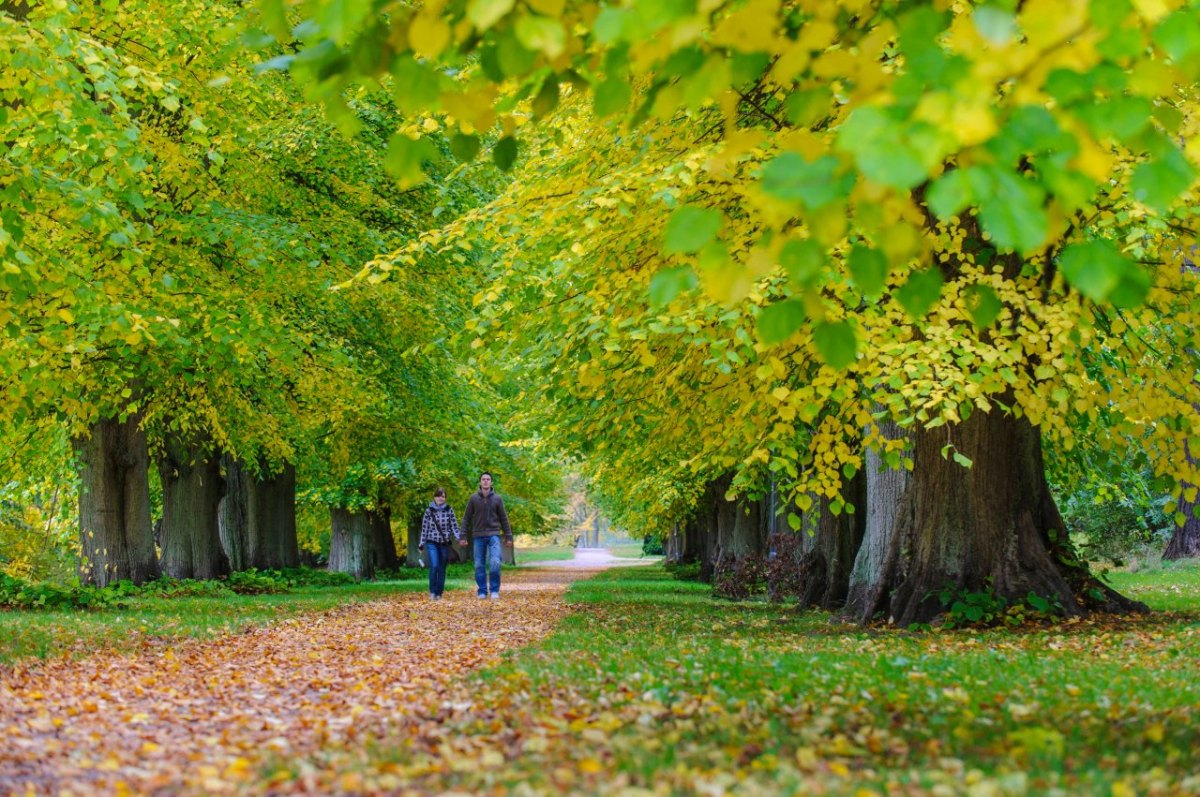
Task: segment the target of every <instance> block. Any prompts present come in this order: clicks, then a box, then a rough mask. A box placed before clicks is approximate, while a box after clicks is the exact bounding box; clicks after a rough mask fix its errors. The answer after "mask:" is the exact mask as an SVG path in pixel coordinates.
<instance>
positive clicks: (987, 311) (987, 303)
mask: <svg viewBox="0 0 1200 797" xmlns="http://www.w3.org/2000/svg"><path fill="white" fill-rule="evenodd" d="M966 298H967V312H968V313H970V314H971V321H972V322H973V323H974V324H975V326H976V327H977V328H978V329H987V328H988V327H990V326H991V325H992V324H993V323H995V321H996V319H997V318H999V317H1000V311H1001V310H1003V309H1004V305H1003V304H1001V302H1000V297H999V296H997V295H996V291H995V290H993V289H992V286H991V285H972V286H971V287H969V288H968V289H967V296H966Z"/></svg>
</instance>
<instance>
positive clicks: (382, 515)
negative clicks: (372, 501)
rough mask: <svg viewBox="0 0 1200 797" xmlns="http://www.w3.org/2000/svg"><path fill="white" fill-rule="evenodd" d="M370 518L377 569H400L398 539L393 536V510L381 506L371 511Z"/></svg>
mask: <svg viewBox="0 0 1200 797" xmlns="http://www.w3.org/2000/svg"><path fill="white" fill-rule="evenodd" d="M370 519H371V535H372V537H373V538H374V546H375V567H376V569H379V570H397V569H399V567H400V557H399V556H398V555H397V554H396V540H395V538H394V537H392V510H391V509H389V508H388V507H386V506H385V507H380V508H379V509H376V510H375V511H374V512H372V513H370Z"/></svg>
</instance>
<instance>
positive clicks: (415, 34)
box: [408, 13, 450, 58]
mask: <svg viewBox="0 0 1200 797" xmlns="http://www.w3.org/2000/svg"><path fill="white" fill-rule="evenodd" d="M449 43H450V25H448V24H447V23H446V21H445V20H444V19H442V18H441V16H440V15H436V14H429V13H422V14H418V15H417V16H416V17H414V18H413V21H412V24H411V25H409V26H408V46H409V47H412V48H413V50H414V51H416V53H417V54H418V55H423V56H425V57H426V58H437V57H438V56H439V55H441V54H442V50H445V49H446V45H447V44H449Z"/></svg>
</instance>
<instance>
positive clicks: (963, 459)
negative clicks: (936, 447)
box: [954, 451, 975, 468]
mask: <svg viewBox="0 0 1200 797" xmlns="http://www.w3.org/2000/svg"><path fill="white" fill-rule="evenodd" d="M954 461H955V462H957V463H958V464H959V465H962V466H963V467H964V468H969V467H971V466H972V465H974V464H975V463H974V462H972V461H971V459H970V457H968V456H966V455H965V454H960V453H958V452H957V451H955V452H954Z"/></svg>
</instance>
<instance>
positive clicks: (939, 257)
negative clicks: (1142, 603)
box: [276, 0, 1200, 623]
mask: <svg viewBox="0 0 1200 797" xmlns="http://www.w3.org/2000/svg"><path fill="white" fill-rule="evenodd" d="M328 7H329V6H328V5H327V4H324V3H321V2H315V1H314V2H312V3H307V4H302V8H305V9H310V10H312V11H313V13H314V15H315V18H316V19H317V23H318V24H316V25H315V26H314V27H310V28H306V29H305V34H304V35H300V34H299V33H298V32H297V33H292V32H289V31H286V30H284V31H279V32H277V34H276V35H277V36H282V38H283V39H285V40H289V41H290V40H292V39H293V38H295V39H298V41H295V42H294V43H295V44H296V46H298V47H300V50H301V52H302V53H304V54H313V56H314V57H316V54H317V53H321V54H323V55H322V57H323V58H324V63H325V65H326V67H327V72H328V74H330V75H333V76H334V77H331V78H330V79H329V80H328V81H327V82H326V83H324V84H323V85H324V86H325V87H327V88H328V87H330V86H334V85H336V86H339V87H344V86H345V85H349V84H350V83H351V82H353V81H354V80H358V79H362V78H363V77H368V78H369V77H374V76H377V75H380V74H384V73H390V74H392V75H402V74H403V75H408V74H414V75H415V74H417V72H419V71H420V70H427V69H429V68H430V66H431V65H433V64H436V63H441V64H446V65H449V66H452V67H453V69H454V70H455V71H454V74H456V75H457V76H458V80H457V82H453V83H445V82H443V83H441V84H438V83H436V82H434V83H430V84H426V83H423V82H421V81H419V80H415V79H414V80H413V81H411V82H410V83H408V84H407V89H405V91H406V99H407V101H409V102H411V103H413V104H414V105H415V106H416V107H419V108H421V109H423V110H425V111H427V112H428V113H430V115H431V118H432V119H436V120H438V121H437V123H438V124H441V123H444V124H447V125H456V126H457V127H458V131H459V133H458V134H459V135H460V136H463V137H468V138H469V137H474V136H477V134H478V133H479V132H481V131H482V130H484V129H485V128H488V127H490V126H491V125H492V124H493V123H495V124H496V125H497V127H496V130H497V132H496V133H495V135H496V136H497V137H498V141H497V143H496V146H495V147H494V149H493V155H494V157H495V159H496V160H497V162H498V163H500V164H501V165H510V164H511V163H512V157H511V155H512V153H514V152H516V151H517V150H518V148H520V150H522V151H524V152H525V153H527V155H528V157H526V158H524V159H523V160H521V161H520V162H519V163H518V169H519V171H518V175H517V179H515V180H514V181H513V182H512V184H511V185H510V187H509V188H508V189H507V190H506V191H505V192H503V193H502V194H501V195H500V196H498V197H497V198H496V199H495V200H494V201H492V202H490V203H489V204H488V205H486V206H485V207H484V208H481V209H480V210H478V211H475V212H470V213H467V214H465V215H464V216H463V217H462V218H460V219H458V220H456V221H455V222H454V223H452V224H451V225H449V226H447V227H446V228H444V229H442V230H440V231H438V232H437V233H436V234H431V235H430V236H428V237H426V238H425V239H424V240H422V242H421V243H420V244H419V245H409V246H406V247H402V248H401V249H399V250H397V252H396V253H395V254H394V255H393V256H392V257H390V258H385V259H381V260H379V261H378V262H376V263H375V264H373V266H372V273H374V274H379V275H385V274H389V273H394V272H395V271H396V269H397V268H398V267H400V266H403V265H404V264H410V263H420V262H423V260H422V253H423V252H427V251H430V250H431V249H433V250H436V249H437V248H438V247H439V246H445V245H450V244H452V243H453V242H456V241H472V242H473V243H475V244H478V242H480V241H483V242H484V244H485V245H486V246H487V247H488V250H489V252H490V253H491V255H492V257H493V258H494V268H495V275H496V276H495V279H494V282H493V283H492V284H491V285H490V287H489V289H488V290H487V291H486V292H485V293H484V294H483V297H482V299H481V303H480V304H481V307H480V312H479V313H478V314H477V317H476V318H475V319H473V320H472V322H470V330H469V331H470V334H475V335H478V336H479V337H478V340H479V341H481V342H482V341H487V342H488V345H489V346H490V347H492V348H494V349H496V350H498V351H499V352H501V356H499V357H497V358H495V362H497V363H500V364H503V363H509V362H519V363H520V367H519V368H518V369H516V370H514V371H511V372H510V373H512V374H513V376H512V378H519V379H522V380H523V384H525V385H527V388H526V389H527V390H528V391H529V392H530V394H531V395H534V396H537V397H538V400H536V401H534V402H531V405H530V413H529V416H530V418H531V419H533V420H535V421H536V422H537V423H538V424H539V425H540V426H541V428H543V429H545V430H546V434H547V436H549V437H551V438H552V439H553V440H554V441H555V442H557V443H558V444H560V445H562V446H563V447H565V448H566V449H567V450H570V451H573V452H575V453H577V454H578V455H579V456H580V457H582V458H584V460H585V461H586V462H587V472H588V476H589V478H590V480H591V483H592V484H593V485H595V486H596V487H597V489H598V491H599V493H600V494H601V495H602V496H608V497H609V498H610V499H611V500H610V503H609V507H608V508H609V510H610V512H611V514H612V515H613V518H614V521H616V522H618V523H620V524H621V525H622V526H625V527H628V528H643V529H647V530H653V529H657V530H658V531H659V532H660V533H664V534H665V533H668V531H669V530H670V529H671V528H674V527H675V526H676V525H677V524H681V523H683V524H686V523H687V522H693V523H695V522H703V521H702V520H699V521H698V520H696V519H697V518H701V519H702V518H704V517H706V514H705V512H706V510H703V509H702V508H701V507H702V505H703V504H704V503H705V502H706V501H708V500H709V499H710V498H711V496H712V495H713V494H714V493H713V490H714V489H715V488H714V487H713V485H722V486H721V488H720V489H721V490H723V491H724V492H725V493H727V494H729V495H738V494H747V495H749V494H753V493H756V492H761V491H762V490H763V489H764V488H763V485H764V484H768V483H773V484H775V485H776V488H777V489H778V490H780V491H782V493H783V494H784V496H785V500H784V501H783V502H782V504H781V505H790V506H791V507H792V509H791V510H790V511H787V512H786V513H785V517H786V519H787V521H788V523H789V526H790V527H791V528H793V529H795V530H801V529H803V528H805V527H806V520H805V518H806V516H809V515H812V514H813V513H816V520H814V521H813V523H811V524H809V527H813V526H815V528H817V529H818V532H817V535H818V536H817V540H816V541H815V542H814V546H815V548H816V549H818V550H820V549H823V548H824V547H825V546H826V545H827V544H828V545H833V546H842V545H843V544H842V543H841V542H834V541H830V542H828V543H826V542H825V541H823V540H822V535H823V534H824V531H821V530H824V529H826V528H829V529H842V530H843V531H837V532H836V533H835V532H834V531H830V534H831V535H833V536H832V537H831V538H830V539H831V540H835V539H836V540H841V538H842V536H843V535H844V534H845V533H848V532H845V531H844V530H845V529H847V528H849V527H850V526H852V525H855V522H857V521H858V519H862V518H864V515H865V516H866V518H871V517H877V524H878V525H877V526H876V527H874V530H872V529H870V528H868V529H865V530H862V529H860V530H859V531H858V532H855V534H858V535H861V536H863V537H864V538H865V539H866V540H867V543H868V544H869V545H870V550H871V551H872V552H873V553H871V554H869V555H867V556H866V558H865V559H864V558H862V557H861V556H860V557H859V561H860V562H861V565H860V566H861V567H862V568H864V569H865V570H866V571H869V572H866V573H865V574H863V575H862V577H861V578H860V580H859V581H858V582H856V583H857V584H859V585H865V586H866V587H868V588H869V589H868V590H867V591H868V592H870V594H871V595H874V597H870V598H869V597H863V598H861V599H856V600H860V601H861V603H860V604H858V605H859V606H860V608H859V609H858V610H857V614H858V615H859V616H861V617H867V616H872V615H874V614H875V613H876V611H877V610H882V611H883V612H884V613H885V614H887V615H888V616H891V617H893V618H894V619H896V620H897V621H898V622H902V623H906V622H911V621H914V620H924V619H927V618H928V617H929V616H930V615H932V614H933V613H935V612H936V611H938V609H939V607H938V605H937V603H936V600H934V599H932V598H931V595H935V594H937V593H938V592H939V591H940V590H942V589H943V588H946V587H950V588H952V589H958V590H963V591H985V590H992V591H995V592H996V593H998V594H1000V595H1002V596H1004V597H1006V598H1014V599H1019V598H1023V597H1025V596H1026V595H1027V594H1028V593H1029V592H1034V593H1036V594H1038V595H1039V596H1041V597H1044V598H1047V599H1051V600H1052V602H1056V603H1057V605H1060V606H1061V607H1062V608H1063V610H1064V611H1066V612H1068V613H1079V612H1083V611H1086V610H1089V609H1092V608H1103V609H1114V610H1121V609H1127V608H1129V607H1130V606H1131V604H1130V603H1129V602H1128V601H1126V600H1124V599H1122V598H1121V597H1120V596H1117V595H1115V594H1114V593H1112V592H1111V591H1110V590H1107V589H1106V588H1104V587H1103V586H1102V585H1100V584H1098V583H1097V582H1096V581H1095V579H1094V578H1092V577H1091V575H1090V574H1089V573H1088V570H1087V568H1086V566H1085V565H1083V564H1081V563H1080V562H1078V561H1077V559H1076V557H1075V556H1074V555H1073V554H1072V552H1071V551H1070V548H1069V544H1068V537H1067V530H1066V528H1065V527H1064V524H1063V522H1062V519H1061V517H1060V515H1059V512H1058V510H1057V508H1056V505H1055V502H1054V499H1053V496H1052V495H1051V492H1050V489H1049V487H1048V483H1047V479H1046V455H1045V451H1046V448H1047V447H1048V448H1049V449H1050V451H1051V452H1052V454H1053V455H1054V462H1055V465H1056V467H1057V468H1059V475H1060V477H1061V478H1064V479H1068V480H1069V479H1071V478H1076V479H1081V478H1086V476H1087V471H1088V470H1094V469H1096V468H1101V469H1103V468H1106V467H1111V466H1112V463H1113V462H1115V461H1118V460H1120V459H1122V458H1126V457H1134V456H1136V457H1139V458H1142V459H1144V460H1145V461H1146V462H1147V464H1148V467H1149V468H1150V469H1151V470H1152V471H1153V472H1154V474H1155V476H1156V477H1157V478H1160V479H1163V480H1165V481H1166V482H1167V483H1168V484H1170V485H1171V486H1172V487H1171V488H1172V490H1173V495H1174V496H1175V499H1176V500H1177V501H1179V507H1180V512H1179V514H1178V515H1177V521H1178V522H1179V524H1180V525H1181V526H1183V527H1185V528H1186V523H1187V521H1188V520H1189V517H1190V514H1191V507H1193V505H1194V500H1195V497H1196V485H1197V484H1200V472H1198V470H1197V466H1196V462H1195V460H1194V459H1192V458H1190V457H1189V456H1187V452H1188V451H1189V449H1190V450H1194V447H1195V446H1196V445H1197V444H1198V443H1200V437H1198V432H1197V429H1198V428H1200V427H1198V426H1197V420H1196V413H1195V406H1196V405H1197V398H1198V397H1197V394H1196V381H1195V376H1196V372H1197V362H1196V357H1195V352H1196V351H1197V350H1198V349H1197V341H1196V336H1197V329H1198V326H1197V323H1196V322H1197V321H1198V320H1200V318H1198V312H1200V301H1198V298H1200V294H1198V292H1197V284H1198V283H1197V280H1196V279H1195V275H1194V273H1193V269H1192V267H1191V265H1190V264H1191V260H1190V257H1191V255H1190V253H1191V252H1192V251H1193V247H1194V244H1195V229H1194V226H1193V225H1194V220H1195V216H1196V212H1197V200H1196V195H1195V193H1194V190H1193V188H1194V180H1195V173H1196V171H1195V170H1196V161H1197V159H1198V153H1197V152H1196V150H1195V148H1194V147H1191V146H1190V145H1189V144H1188V142H1191V141H1193V140H1194V138H1195V136H1194V134H1195V132H1196V125H1197V114H1196V108H1195V102H1194V98H1195V96H1196V81H1197V77H1198V76H1200V12H1198V11H1197V9H1196V8H1195V7H1193V6H1192V5H1181V6H1179V7H1177V8H1175V9H1174V10H1173V9H1172V7H1171V6H1170V5H1168V4H1162V5H1159V6H1155V7H1154V8H1149V7H1146V6H1135V5H1132V4H1123V3H1117V4H1102V5H1100V4H1084V3H1077V4H1068V6H1066V7H1063V6H1062V5H1061V4H1058V3H1052V2H1048V1H1047V2H1027V3H1021V4H1005V3H998V4H990V5H987V6H978V7H976V6H971V5H966V4H964V5H959V6H954V7H951V8H946V7H945V6H944V5H942V4H935V3H922V2H918V3H902V4H885V5H877V6H871V5H863V4H861V3H854V2H841V3H829V2H803V0H802V1H801V2H779V0H762V2H746V3H716V4H707V5H693V4H690V3H677V4H662V3H657V2H650V0H645V1H644V2H639V1H636V0H635V2H630V3H626V4H623V5H621V6H604V7H598V6H595V5H593V4H589V3H579V4H576V3H566V4H553V3H551V4H541V3H534V4H530V5H529V6H526V5H525V4H513V3H506V2H474V1H473V2H469V3H465V4H460V3H454V2H451V3H446V4H441V3H426V4H420V5H416V6H413V7H411V8H408V7H406V8H403V9H394V8H387V9H385V8H384V7H383V6H381V5H379V4H372V3H370V2H359V3H349V4H340V5H339V8H345V7H349V8H351V9H352V13H350V14H349V15H348V17H342V18H340V20H339V26H337V28H336V32H335V31H334V30H332V29H331V28H330V27H329V26H328V25H325V26H322V25H321V24H320V13H321V12H320V9H323V8H328ZM347 19H348V20H349V22H346V20H347ZM341 23H345V24H341ZM299 30H300V29H297V31H299ZM381 41H385V42H386V45H380V42H381ZM339 53H340V54H345V55H346V56H347V57H344V58H342V57H340V56H339V55H338V54H339ZM368 54H369V55H371V56H373V57H366V55H368ZM414 65H415V66H414ZM414 70H416V71H414ZM530 118H532V119H534V120H538V124H536V125H529V124H526V123H527V122H528V121H529V119H530ZM403 146H404V147H405V148H409V147H410V146H417V145H416V144H412V145H410V144H403ZM418 160H419V159H418ZM418 178H419V175H414V177H413V179H418ZM890 472H895V475H892V476H886V477H885V474H888V473H890ZM730 474H732V478H731V480H730V481H728V482H726V481H725V479H727V478H730V477H729V475H730ZM903 474H907V476H906V477H904V478H900V476H901V475H903ZM718 492H720V490H718ZM706 496H707V497H708V498H706ZM873 507H878V510H879V514H878V515H877V516H876V515H874V514H873V512H872V508H873ZM885 510H886V511H885ZM687 518H693V520H692V521H687ZM852 521H854V522H852ZM734 525H736V524H734ZM1193 528H1194V527H1193ZM842 549H843V548H839V550H842ZM825 558H826V560H827V562H826V565H825V567H826V570H827V571H832V570H833V569H835V564H834V563H833V562H832V559H833V558H835V557H833V556H832V554H830V555H827V556H826V557H825ZM836 558H837V561H838V563H839V564H837V565H836V567H838V568H841V569H842V572H843V573H844V571H845V570H846V569H847V568H848V567H849V564H848V562H847V558H849V559H851V560H853V559H854V557H853V556H850V557H847V556H842V555H839V556H838V557H836ZM825 577H826V582H827V583H833V582H834V581H838V582H844V583H845V587H846V588H845V589H842V588H841V587H839V588H838V590H840V591H841V592H846V593H848V592H849V587H850V582H849V580H848V578H844V577H843V576H842V575H835V574H834V573H832V572H827V573H826V575H825Z"/></svg>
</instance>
